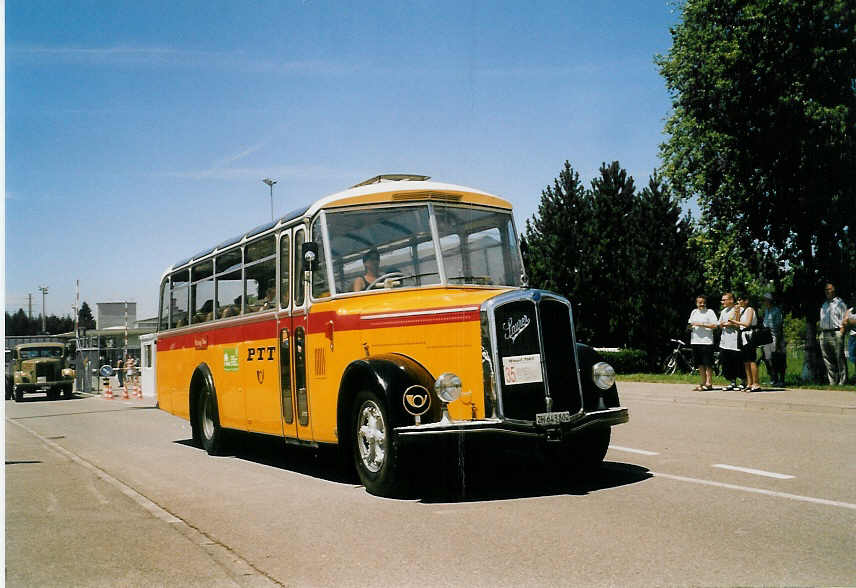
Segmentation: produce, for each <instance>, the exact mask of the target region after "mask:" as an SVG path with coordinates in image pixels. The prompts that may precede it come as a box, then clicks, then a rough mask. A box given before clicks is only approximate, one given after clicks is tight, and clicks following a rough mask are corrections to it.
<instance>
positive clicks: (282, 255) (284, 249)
mask: <svg viewBox="0 0 856 588" xmlns="http://www.w3.org/2000/svg"><path fill="white" fill-rule="evenodd" d="M288 240H289V234H288V233H283V234H282V237H280V240H279V296H280V301H279V305H280V306H281V307H282V308H288V301H289V297H290V296H289V295H290V291H289V289H288V259H289V258H288Z"/></svg>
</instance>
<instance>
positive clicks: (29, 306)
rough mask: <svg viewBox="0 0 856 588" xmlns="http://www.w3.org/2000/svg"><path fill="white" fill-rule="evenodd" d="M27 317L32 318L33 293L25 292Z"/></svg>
mask: <svg viewBox="0 0 856 588" xmlns="http://www.w3.org/2000/svg"><path fill="white" fill-rule="evenodd" d="M27 317H28V318H29V319H30V320H33V295H32V294H27Z"/></svg>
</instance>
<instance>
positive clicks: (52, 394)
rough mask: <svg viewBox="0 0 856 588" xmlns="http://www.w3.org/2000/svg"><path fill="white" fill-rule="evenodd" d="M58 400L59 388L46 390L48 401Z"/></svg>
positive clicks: (53, 387)
mask: <svg viewBox="0 0 856 588" xmlns="http://www.w3.org/2000/svg"><path fill="white" fill-rule="evenodd" d="M57 398H59V388H57V387H56V386H51V387H50V388H48V400H56V399H57Z"/></svg>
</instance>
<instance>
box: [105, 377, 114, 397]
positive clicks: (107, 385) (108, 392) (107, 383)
mask: <svg viewBox="0 0 856 588" xmlns="http://www.w3.org/2000/svg"><path fill="white" fill-rule="evenodd" d="M104 398H105V399H107V400H113V389H112V388H111V387H110V378H104Z"/></svg>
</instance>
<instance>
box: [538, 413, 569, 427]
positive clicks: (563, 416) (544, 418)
mask: <svg viewBox="0 0 856 588" xmlns="http://www.w3.org/2000/svg"><path fill="white" fill-rule="evenodd" d="M535 422H536V423H537V424H539V425H559V424H561V423H570V422H571V413H570V412H568V411H567V410H566V411H564V412H539V413H538V414H536V415H535Z"/></svg>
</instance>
